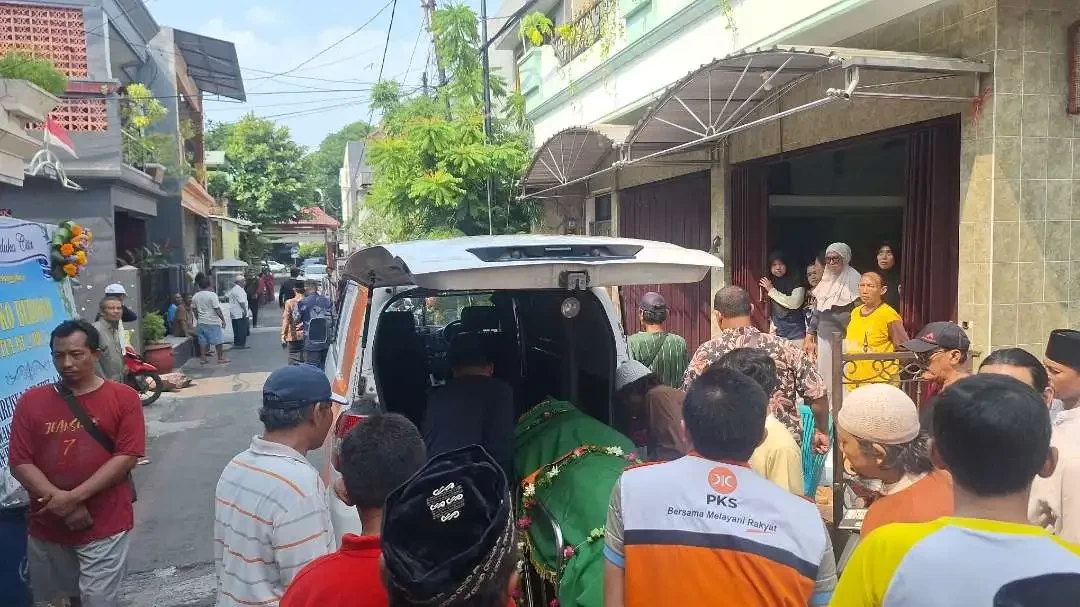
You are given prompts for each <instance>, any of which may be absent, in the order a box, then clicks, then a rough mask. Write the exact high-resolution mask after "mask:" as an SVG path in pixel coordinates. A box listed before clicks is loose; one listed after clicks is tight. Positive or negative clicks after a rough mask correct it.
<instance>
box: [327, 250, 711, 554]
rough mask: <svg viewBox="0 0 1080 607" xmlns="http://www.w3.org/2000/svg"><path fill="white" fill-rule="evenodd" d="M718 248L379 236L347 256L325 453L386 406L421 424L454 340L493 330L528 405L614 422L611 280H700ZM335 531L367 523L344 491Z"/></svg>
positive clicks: (618, 353)
mask: <svg viewBox="0 0 1080 607" xmlns="http://www.w3.org/2000/svg"><path fill="white" fill-rule="evenodd" d="M721 266H722V263H721V261H720V259H718V258H717V257H715V256H713V255H710V254H709V253H706V252H704V251H697V250H692V249H684V248H682V247H679V246H676V245H673V244H668V243H663V242H653V241H647V240H631V239H624V238H599V237H586V236H541V235H514V236H484V237H470V238H455V239H450V240H438V241H415V242H406V243H400V244H392V245H383V246H375V247H371V248H368V249H364V250H361V251H358V252H356V253H354V254H353V255H352V256H351V257H349V259H348V261H347V262H346V263H345V267H344V271H343V272H342V286H341V288H340V289H339V293H340V295H341V296H340V297H339V298H338V314H337V318H338V323H337V327H336V335H335V340H334V344H333V346H332V347H331V349H330V352H329V354H328V356H327V359H326V372H327V374H328V376H329V377H330V382H331V385H332V386H333V391H334V394H335V396H336V397H337V400H339V402H347V403H351V405H350V406H348V407H347V408H346V409H344V410H343V411H341V413H340V414H339V416H338V419H337V421H336V423H335V424H334V430H333V432H332V433H331V436H330V437H328V439H327V442H328V446H329V447H330V451H329V453H330V454H331V456H330V457H329V458H328V459H329V460H330V461H331V462H335V461H336V457H337V451H338V448H339V446H340V442H341V439H342V438H343V437H344V436H345V435H346V433H347V432H348V431H349V429H351V428H352V427H353V426H354V425H355V424H356V422H357V421H359V420H360V419H362V418H363V417H364V416H366V415H370V414H372V413H374V412H377V411H392V412H397V413H401V414H403V415H406V416H407V417H409V418H410V419H412V420H413V421H414V422H415V423H416V424H417V425H418V426H419V425H420V422H421V418H422V416H423V414H424V409H425V406H426V402H427V395H428V393H429V392H430V391H431V390H433V389H436V388H437V387H438V386H440V385H442V384H443V383H445V381H446V379H447V377H448V376H449V368H448V365H447V362H446V352H447V349H448V345H449V337H451V336H453V335H454V334H455V333H457V332H460V331H474V332H475V331H479V332H485V333H490V334H492V335H493V337H494V339H493V341H494V342H495V343H496V344H497V351H498V356H497V357H496V360H497V362H496V365H495V375H496V376H497V377H500V378H502V379H504V380H506V381H507V382H509V383H510V385H511V386H512V387H513V388H514V393H515V400H516V406H517V409H518V410H517V412H516V413H517V415H520V414H521V413H523V412H524V411H525V410H527V409H528V408H529V407H531V406H532V405H534V404H536V403H537V402H539V401H540V400H541V398H542V397H544V396H547V395H551V396H554V397H558V398H561V399H564V400H567V401H570V402H573V403H575V405H576V406H578V407H579V408H581V409H582V410H583V411H586V412H587V413H589V414H591V415H593V416H594V417H596V418H598V419H600V420H601V421H604V422H605V423H610V422H611V420H612V393H613V389H612V385H613V381H614V373H615V369H616V367H617V366H618V365H619V364H620V363H621V362H623V361H625V360H626V359H627V358H628V354H627V347H626V338H625V335H624V334H623V329H622V326H621V324H620V322H619V316H618V314H617V313H616V311H615V307H614V306H613V304H612V301H611V299H610V297H609V296H608V292H607V290H606V289H605V287H612V286H617V285H642V284H659V283H691V282H698V281H700V280H702V279H703V278H704V277H705V276H706V274H707V273H708V272H709V271H710V270H711V269H713V268H719V267H721ZM338 476H339V474H338V473H337V471H336V470H335V469H334V466H333V465H330V464H328V465H327V466H326V469H325V470H324V480H325V481H326V483H327V487H330V488H331V489H330V490H329V493H330V495H329V502H330V504H331V510H332V513H333V522H334V528H335V531H336V533H337V534H338V537H340V536H341V535H342V534H344V533H358V532H359V531H360V529H359V527H360V521H359V518H358V516H357V514H356V511H355V510H354V509H353V508H350V507H348V506H346V505H345V504H344V503H342V502H341V501H340V500H339V499H338V498H337V497H336V495H334V492H333V489H332V487H333V483H334V481H335V480H336V479H337V477H338Z"/></svg>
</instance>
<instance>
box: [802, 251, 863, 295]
mask: <svg viewBox="0 0 1080 607" xmlns="http://www.w3.org/2000/svg"><path fill="white" fill-rule="evenodd" d="M830 253H835V254H836V255H839V256H840V259H841V260H842V265H841V266H840V270H839V271H838V272H833V271H832V270H830V269H829V266H828V264H826V265H825V272H824V273H823V274H822V276H821V282H819V283H818V286H816V287H814V298H815V300H816V304H817V306H816V307H817V310H818V311H819V312H824V311H825V310H828V309H829V308H832V307H835V306H846V305H848V304H849V303H851V302H853V301H855V300H856V299H858V298H859V280H861V279H862V275H861V274H859V271H858V270H856V269H855V268H853V267H851V266H850V265H848V264H850V263H851V247H849V246H847V245H846V244H844V243H842V242H834V243H832V244H831V245H829V248H827V249H825V254H826V255H828V254H830Z"/></svg>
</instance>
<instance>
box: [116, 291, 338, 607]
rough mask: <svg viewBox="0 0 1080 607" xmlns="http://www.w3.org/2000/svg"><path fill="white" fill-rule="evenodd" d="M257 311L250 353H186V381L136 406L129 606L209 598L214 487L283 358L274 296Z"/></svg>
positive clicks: (252, 426)
mask: <svg viewBox="0 0 1080 607" xmlns="http://www.w3.org/2000/svg"><path fill="white" fill-rule="evenodd" d="M261 311H262V314H261V315H260V321H261V322H260V326H259V327H258V328H256V329H254V330H253V332H252V335H251V337H250V338H249V339H248V345H249V346H250V349H247V350H231V351H228V352H227V356H228V357H229V358H230V359H231V360H232V362H231V363H229V364H227V365H217V364H216V363H214V362H211V363H210V364H208V365H202V364H200V362H199V359H198V358H192V359H191V360H189V361H188V362H187V364H185V365H184V368H183V371H184V373H186V374H187V375H188V376H189V377H191V379H192V382H193V383H192V385H191V386H189V387H187V388H185V389H183V390H181V391H180V392H176V393H171V394H164V395H162V397H161V399H160V400H158V402H157V403H155V404H153V405H151V406H150V407H147V408H146V410H145V413H146V426H147V434H148V438H149V443H148V448H147V455H148V456H149V457H150V460H151V463H150V464H149V465H145V466H140V467H138V468H137V470H136V472H135V482H136V485H137V486H138V492H139V500H138V502H136V504H135V535H134V541H133V543H132V546H131V554H130V556H129V558H128V571H129V573H128V579H127V583H126V584H125V590H124V598H125V601H126V604H127V605H130V606H131V607H144V606H151V605H153V606H155V607H171V606H181V605H183V606H207V605H213V604H214V593H215V590H216V584H217V582H216V579H215V575H214V562H213V560H214V549H213V544H212V533H213V524H214V506H213V499H214V486H215V484H216V483H217V479H218V475H219V474H220V473H221V470H222V468H224V467H225V464H226V463H227V462H228V461H229V459H231V458H232V456H233V455H235V454H236V453H237V452H239V451H242V450H243V449H245V448H246V447H247V445H248V443H249V442H250V441H251V437H252V436H254V435H256V434H258V433H259V432H260V431H261V425H260V424H259V419H258V409H259V399H260V391H261V389H262V385H263V382H264V381H265V380H266V377H267V376H268V375H269V374H270V372H271V371H273V370H274V369H276V368H277V367H279V366H281V365H282V364H284V362H285V354H284V352H283V351H282V350H281V348H280V346H279V341H278V326H279V320H278V319H279V318H280V314H279V312H278V308H277V304H276V302H273V303H270V304H268V305H266V306H264V307H263V308H262V310H261ZM211 360H212V359H211ZM310 458H311V459H312V461H319V460H320V459H321V454H320V453H312V454H311V455H310Z"/></svg>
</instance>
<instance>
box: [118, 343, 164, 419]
mask: <svg viewBox="0 0 1080 607" xmlns="http://www.w3.org/2000/svg"><path fill="white" fill-rule="evenodd" d="M124 367H125V368H126V369H127V373H126V374H125V375H124V383H125V384H127V385H129V386H131V387H132V388H133V389H134V390H135V391H136V392H138V393H139V400H141V401H142V405H143V406H144V407H145V406H147V405H152V404H154V403H155V402H156V401H157V399H158V398H160V397H161V392H162V390H163V389H164V387H165V384H164V383H162V381H161V376H160V375H158V370H157V367H155V366H154V365H152V364H150V363H148V362H146V361H145V360H143V359H142V358H141V357H140V356H139V355H138V354H136V353H135V351H134V350H132V349H130V348H128V349H127V350H125V351H124Z"/></svg>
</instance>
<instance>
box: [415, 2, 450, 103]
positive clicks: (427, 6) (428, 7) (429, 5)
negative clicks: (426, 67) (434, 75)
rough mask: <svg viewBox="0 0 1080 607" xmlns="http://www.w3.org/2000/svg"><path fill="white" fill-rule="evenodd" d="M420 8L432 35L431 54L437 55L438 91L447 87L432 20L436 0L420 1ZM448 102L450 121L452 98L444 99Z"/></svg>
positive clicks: (444, 69)
mask: <svg viewBox="0 0 1080 607" xmlns="http://www.w3.org/2000/svg"><path fill="white" fill-rule="evenodd" d="M420 8H422V9H424V15H425V17H426V19H427V29H428V32H429V33H430V34H431V52H432V53H433V54H434V55H435V67H436V68H437V69H438V70H439V86H438V88H437V89H436V92H437V91H438V89H441V88H443V87H444V86H446V68H444V67H443V65H442V62H441V61H439V46H438V42H439V41H438V37H437V36H436V35H435V28H434V27H432V20H433V18H434V16H435V0H420ZM444 99H445V101H446V119H447V120H450V98H449V97H444Z"/></svg>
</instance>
